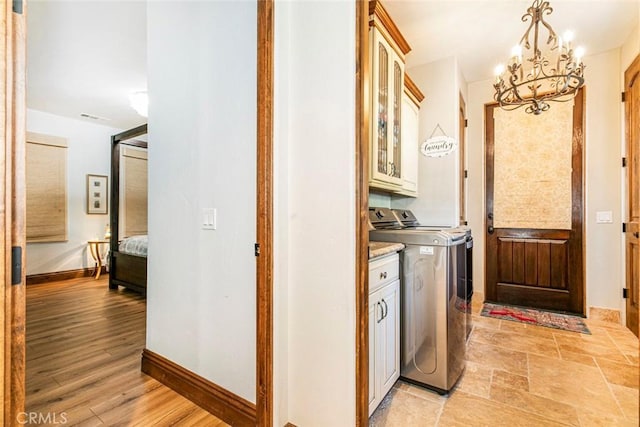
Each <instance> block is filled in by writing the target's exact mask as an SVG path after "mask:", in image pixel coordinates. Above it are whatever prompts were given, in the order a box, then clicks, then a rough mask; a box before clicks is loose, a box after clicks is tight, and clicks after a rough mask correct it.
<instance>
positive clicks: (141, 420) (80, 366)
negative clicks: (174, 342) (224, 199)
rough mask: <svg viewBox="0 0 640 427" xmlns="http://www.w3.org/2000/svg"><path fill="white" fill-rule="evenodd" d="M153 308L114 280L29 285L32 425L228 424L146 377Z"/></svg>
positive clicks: (27, 383) (88, 279)
mask: <svg viewBox="0 0 640 427" xmlns="http://www.w3.org/2000/svg"><path fill="white" fill-rule="evenodd" d="M145 309H146V304H145V300H144V298H142V297H140V296H139V295H137V294H136V293H134V292H130V291H127V290H123V289H122V288H121V289H120V290H119V291H109V290H108V288H107V278H101V279H100V280H95V279H93V278H83V279H72V280H65V281H60V282H54V283H48V284H40V285H31V286H28V287H27V382H26V388H27V402H26V410H27V413H28V414H31V416H32V417H35V415H33V414H37V416H39V417H40V418H39V419H38V418H32V419H33V420H34V421H36V422H34V423H33V424H31V425H36V424H37V425H54V424H56V423H57V425H60V424H66V425H85V426H99V425H109V426H115V425H122V426H125V425H132V426H151V425H153V426H169V425H180V426H198V425H200V426H226V424H225V423H223V422H222V421H220V420H219V419H217V418H216V417H214V416H213V415H211V414H209V413H208V412H206V411H205V410H203V409H202V408H200V407H199V406H197V405H195V404H193V403H192V402H190V401H189V400H187V399H185V398H184V397H182V396H180V395H179V394H177V393H175V392H174V391H173V390H171V389H169V388H168V387H165V386H164V385H162V384H160V383H159V382H158V381H156V380H154V379H153V378H151V377H149V376H147V375H145V374H143V373H141V372H140V355H141V353H142V349H143V348H144V345H145ZM28 416H29V415H28ZM43 421H45V422H43ZM62 421H66V422H64V423H63V422H62Z"/></svg>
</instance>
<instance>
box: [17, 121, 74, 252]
mask: <svg viewBox="0 0 640 427" xmlns="http://www.w3.org/2000/svg"><path fill="white" fill-rule="evenodd" d="M26 184H27V191H26V193H27V195H26V198H27V206H26V216H27V230H26V232H27V242H30V243H31V242H63V241H66V240H67V141H66V139H64V138H60V137H55V136H50V135H42V134H35V133H30V132H28V133H27V144H26Z"/></svg>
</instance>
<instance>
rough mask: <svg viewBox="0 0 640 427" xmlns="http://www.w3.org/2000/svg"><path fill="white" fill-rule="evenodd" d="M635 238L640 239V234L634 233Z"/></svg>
mask: <svg viewBox="0 0 640 427" xmlns="http://www.w3.org/2000/svg"><path fill="white" fill-rule="evenodd" d="M633 237H635V238H636V239H637V238H639V237H640V232H637V231H636V232H635V233H633Z"/></svg>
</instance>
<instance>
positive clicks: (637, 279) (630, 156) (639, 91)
mask: <svg viewBox="0 0 640 427" xmlns="http://www.w3.org/2000/svg"><path fill="white" fill-rule="evenodd" d="M639 77H640V56H638V57H636V59H635V60H634V61H633V63H632V64H631V66H629V68H628V69H627V70H626V71H625V73H624V91H625V123H626V126H625V128H626V141H627V165H628V171H627V188H628V191H629V193H628V196H627V207H628V210H627V221H628V222H627V227H626V233H625V245H626V269H627V275H626V276H627V285H626V286H627V290H628V291H627V292H628V295H627V327H628V328H629V329H631V330H632V331H633V333H634V334H636V336H638V329H639V325H638V321H639V320H638V303H639V299H640V296H639V293H640V239H639V238H638V237H639V233H640V227H639V224H640V187H639V186H638V180H639V179H640V176H639V175H640V174H639V173H638V168H639V167H640V160H639V159H638V157H639V153H638V152H639V151H640V132H639V131H638V130H639V129H640V78H639Z"/></svg>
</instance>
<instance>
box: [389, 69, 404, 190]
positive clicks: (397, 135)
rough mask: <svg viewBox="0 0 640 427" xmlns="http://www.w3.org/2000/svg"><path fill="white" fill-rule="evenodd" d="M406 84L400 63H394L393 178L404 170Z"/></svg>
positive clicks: (397, 176) (398, 176)
mask: <svg viewBox="0 0 640 427" xmlns="http://www.w3.org/2000/svg"><path fill="white" fill-rule="evenodd" d="M403 86H404V83H403V81H402V68H400V64H398V62H396V61H394V62H393V163H392V164H391V176H394V177H396V178H400V175H401V174H400V172H401V169H402V152H401V150H400V148H401V146H400V144H401V143H402V136H401V129H402V126H400V123H402V121H401V120H402V117H401V111H402V91H403Z"/></svg>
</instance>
